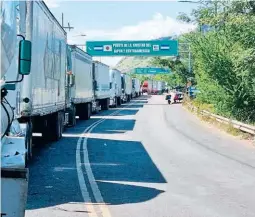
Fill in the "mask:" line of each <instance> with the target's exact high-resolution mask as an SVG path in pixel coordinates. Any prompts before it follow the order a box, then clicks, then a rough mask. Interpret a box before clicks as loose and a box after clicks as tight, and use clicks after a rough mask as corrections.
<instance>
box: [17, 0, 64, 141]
mask: <svg viewBox="0 0 255 217" xmlns="http://www.w3.org/2000/svg"><path fill="white" fill-rule="evenodd" d="M32 15H33V16H32V18H31V19H30V20H29V21H28V22H27V25H28V27H29V28H30V31H31V33H30V34H31V38H32V43H33V47H32V64H31V74H30V75H28V76H27V77H26V78H24V82H23V83H22V85H21V86H20V92H19V93H18V97H17V98H18V100H20V101H21V104H20V107H19V108H18V109H17V111H18V114H19V115H20V117H19V120H20V122H23V123H26V125H27V128H28V132H31V133H32V132H37V133H42V137H43V138H44V139H47V140H50V141H52V140H53V141H54V140H58V139H60V138H61V137H62V132H63V127H64V124H65V122H66V121H67V120H66V119H65V117H66V115H65V107H66V106H65V103H66V101H65V75H66V32H65V30H64V29H63V28H62V27H61V25H60V24H59V22H58V21H57V19H56V18H55V17H54V16H53V15H52V13H51V12H50V10H49V9H48V7H47V6H46V4H45V3H44V2H43V1H33V4H32ZM27 29H28V28H27ZM27 34H28V33H27ZM28 137H29V138H31V136H28Z"/></svg>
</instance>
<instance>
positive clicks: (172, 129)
mask: <svg viewBox="0 0 255 217" xmlns="http://www.w3.org/2000/svg"><path fill="white" fill-rule="evenodd" d="M112 113H113V114H112ZM89 126H91V127H90V128H89ZM254 204H255V148H254V147H252V146H250V145H249V144H246V143H244V142H241V141H236V140H235V139H233V138H232V137H230V136H227V135H225V134H222V133H220V132H218V131H217V130H215V129H213V128H210V127H208V126H206V125H204V124H201V123H200V122H199V121H198V120H197V118H196V117H194V116H193V115H191V114H189V113H188V112H187V111H186V110H185V109H183V108H182V107H181V106H180V105H170V106H169V105H167V104H166V102H165V101H164V97H163V96H153V97H151V98H147V97H143V98H140V99H137V100H134V101H132V103H131V104H130V105H127V106H123V107H122V108H120V109H112V110H110V111H106V112H102V113H100V114H99V115H96V116H93V118H92V119H91V120H89V121H84V122H83V121H80V122H78V124H77V126H76V127H75V128H70V129H68V130H67V131H66V132H65V134H64V137H63V139H62V140H61V141H59V142H56V143H53V144H49V145H41V146H39V147H38V148H37V156H36V157H35V159H34V160H33V162H32V163H31V165H30V185H29V195H28V203H27V211H26V217H50V216H54V217H59V216H63V217H86V216H89V217H90V216H93V217H138V216H139V217H254V216H255V206H254Z"/></svg>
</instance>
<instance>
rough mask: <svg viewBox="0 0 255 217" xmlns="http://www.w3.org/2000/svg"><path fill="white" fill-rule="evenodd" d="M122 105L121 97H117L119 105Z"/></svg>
mask: <svg viewBox="0 0 255 217" xmlns="http://www.w3.org/2000/svg"><path fill="white" fill-rule="evenodd" d="M120 105H121V99H120V97H117V106H120Z"/></svg>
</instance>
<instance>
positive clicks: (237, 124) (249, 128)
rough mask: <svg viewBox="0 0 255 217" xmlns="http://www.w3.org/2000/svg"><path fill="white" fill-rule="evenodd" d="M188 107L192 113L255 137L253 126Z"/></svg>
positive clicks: (254, 127)
mask: <svg viewBox="0 0 255 217" xmlns="http://www.w3.org/2000/svg"><path fill="white" fill-rule="evenodd" d="M187 105H188V108H189V109H191V110H192V111H195V112H197V113H198V112H199V113H200V114H202V115H204V116H209V117H213V118H215V120H216V121H218V122H221V123H225V124H229V125H231V126H232V127H234V128H235V129H238V130H241V131H243V132H246V133H249V134H251V135H254V136H255V126H253V125H249V124H244V123H242V122H240V121H236V120H231V119H228V118H225V117H222V116H219V115H215V114H213V113H211V112H209V111H206V110H201V111H200V110H199V109H198V108H197V107H195V106H193V105H191V104H190V103H187Z"/></svg>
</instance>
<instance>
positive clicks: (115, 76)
mask: <svg viewBox="0 0 255 217" xmlns="http://www.w3.org/2000/svg"><path fill="white" fill-rule="evenodd" d="M109 78H110V93H111V94H110V95H111V96H110V106H114V107H117V106H118V105H121V72H120V71H119V70H117V69H110V72H109Z"/></svg>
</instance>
